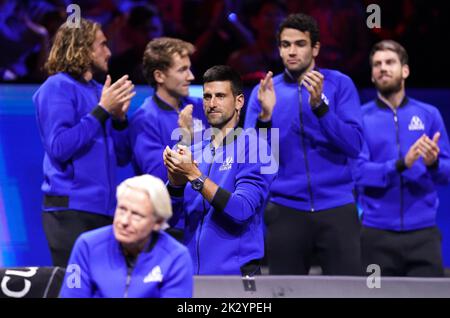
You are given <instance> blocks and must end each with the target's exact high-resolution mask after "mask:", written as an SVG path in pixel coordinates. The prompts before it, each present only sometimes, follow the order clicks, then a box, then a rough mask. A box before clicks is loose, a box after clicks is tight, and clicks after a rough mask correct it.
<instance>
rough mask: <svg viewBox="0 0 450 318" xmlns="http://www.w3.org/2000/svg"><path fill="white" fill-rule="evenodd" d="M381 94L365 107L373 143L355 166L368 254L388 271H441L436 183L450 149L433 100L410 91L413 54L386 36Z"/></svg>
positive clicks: (376, 69)
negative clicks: (408, 82)
mask: <svg viewBox="0 0 450 318" xmlns="http://www.w3.org/2000/svg"><path fill="white" fill-rule="evenodd" d="M370 65H371V67H372V82H373V83H374V84H375V87H376V88H377V92H378V96H377V98H376V99H375V100H373V101H371V102H369V103H367V104H365V105H364V106H363V128H364V136H365V141H366V144H365V146H364V150H363V152H361V155H360V156H359V159H358V162H357V168H356V170H355V177H356V182H357V184H358V186H359V190H360V191H359V201H360V204H361V207H362V209H363V218H362V222H363V229H362V241H361V245H362V259H363V264H364V265H365V266H367V265H370V264H376V265H379V266H380V269H381V274H382V275H386V276H423V277H425V276H442V275H443V267H442V255H441V240H440V234H439V230H438V228H437V227H436V212H437V208H438V197H437V191H436V186H437V185H439V184H446V183H448V181H449V178H450V158H449V155H450V148H449V141H448V135H447V132H446V129H445V125H444V122H443V120H442V117H441V115H440V113H439V111H438V109H436V108H435V107H434V106H431V105H428V104H425V103H422V102H420V101H418V100H415V99H412V98H410V97H408V96H407V95H406V94H405V80H406V78H407V77H408V75H409V67H408V54H407V52H406V50H405V49H404V48H403V47H402V46H401V45H400V44H399V43H397V42H395V41H391V40H385V41H381V42H379V43H377V44H375V46H374V47H373V49H372V52H371V54H370Z"/></svg>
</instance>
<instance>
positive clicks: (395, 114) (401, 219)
mask: <svg viewBox="0 0 450 318" xmlns="http://www.w3.org/2000/svg"><path fill="white" fill-rule="evenodd" d="M393 112H394V122H395V135H396V142H397V151H398V158H399V159H402V154H401V149H400V132H399V128H398V116H397V110H396V109H394V110H393ZM400 230H403V176H402V175H401V174H400Z"/></svg>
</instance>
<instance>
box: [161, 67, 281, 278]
mask: <svg viewBox="0 0 450 318" xmlns="http://www.w3.org/2000/svg"><path fill="white" fill-rule="evenodd" d="M203 80H204V85H203V103H204V111H205V114H206V117H207V118H208V122H209V124H210V125H211V127H213V128H212V129H209V130H208V131H207V132H206V133H205V138H204V140H203V141H202V142H200V143H197V144H195V145H194V146H193V147H192V153H191V151H190V150H189V149H188V148H187V147H185V146H182V145H179V146H178V147H177V149H176V150H172V149H170V148H169V147H166V150H165V151H164V164H165V165H166V166H167V169H168V172H169V183H168V189H169V192H170V195H171V197H172V206H173V209H174V216H175V217H180V216H181V215H184V217H185V228H184V231H185V235H184V243H185V244H186V246H187V247H188V249H189V252H190V254H191V257H192V261H193V264H194V274H196V275H243V276H247V275H248V276H252V275H255V274H259V273H260V260H261V258H262V257H263V255H264V238H263V224H262V222H263V220H262V212H263V209H264V206H265V203H266V199H267V196H268V192H269V187H270V184H271V183H272V181H273V179H274V177H275V175H276V172H277V168H278V167H277V165H276V163H275V162H274V159H273V157H272V155H271V150H270V148H269V147H268V145H267V143H266V142H265V141H264V140H263V139H261V138H259V137H258V135H257V134H256V133H255V132H254V129H253V132H251V131H245V132H244V131H243V130H242V129H240V128H239V129H236V126H237V124H238V121H239V114H240V110H241V108H242V106H243V105H244V95H243V89H242V82H241V79H240V76H239V74H238V73H237V72H236V71H234V70H233V69H231V68H230V67H229V66H223V65H219V66H214V67H212V68H210V69H208V70H207V71H206V72H205V74H204V76H203ZM206 134H208V135H206ZM188 182H189V183H190V184H191V186H188V187H186V184H187V183H188Z"/></svg>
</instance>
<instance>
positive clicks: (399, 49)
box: [369, 40, 409, 66]
mask: <svg viewBox="0 0 450 318" xmlns="http://www.w3.org/2000/svg"><path fill="white" fill-rule="evenodd" d="M378 51H392V52H395V53H397V55H398V58H399V59H400V63H401V64H402V65H405V64H408V59H409V58H408V53H407V52H406V50H405V48H404V47H403V46H402V45H401V44H400V43H398V42H396V41H393V40H383V41H380V42H378V43H376V44H375V45H374V46H373V47H372V50H371V51H370V55H369V63H370V66H372V61H373V56H374V55H375V53H376V52H378Z"/></svg>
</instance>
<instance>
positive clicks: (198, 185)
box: [192, 179, 203, 191]
mask: <svg viewBox="0 0 450 318" xmlns="http://www.w3.org/2000/svg"><path fill="white" fill-rule="evenodd" d="M202 187H203V182H201V181H200V180H198V179H196V180H193V181H192V189H194V190H196V191H199V190H201V188H202Z"/></svg>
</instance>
